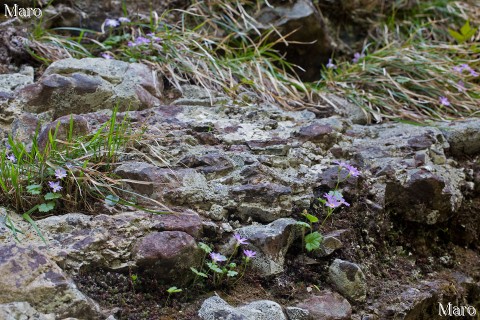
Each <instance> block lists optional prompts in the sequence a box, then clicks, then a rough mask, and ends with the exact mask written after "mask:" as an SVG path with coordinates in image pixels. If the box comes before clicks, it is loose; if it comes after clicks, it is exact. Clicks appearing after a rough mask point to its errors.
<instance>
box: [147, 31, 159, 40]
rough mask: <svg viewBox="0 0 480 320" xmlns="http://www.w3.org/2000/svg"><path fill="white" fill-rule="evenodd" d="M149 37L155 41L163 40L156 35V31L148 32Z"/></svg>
mask: <svg viewBox="0 0 480 320" xmlns="http://www.w3.org/2000/svg"><path fill="white" fill-rule="evenodd" d="M147 37H149V38H150V39H152V40H153V41H160V40H162V39H160V38H159V37H157V36H156V35H155V33H152V32H150V33H147Z"/></svg>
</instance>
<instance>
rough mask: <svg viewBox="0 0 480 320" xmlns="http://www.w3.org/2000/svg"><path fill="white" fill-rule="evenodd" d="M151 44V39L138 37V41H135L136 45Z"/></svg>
mask: <svg viewBox="0 0 480 320" xmlns="http://www.w3.org/2000/svg"><path fill="white" fill-rule="evenodd" d="M149 43H150V39H147V38H145V37H138V38H137V39H135V44H136V45H142V44H149Z"/></svg>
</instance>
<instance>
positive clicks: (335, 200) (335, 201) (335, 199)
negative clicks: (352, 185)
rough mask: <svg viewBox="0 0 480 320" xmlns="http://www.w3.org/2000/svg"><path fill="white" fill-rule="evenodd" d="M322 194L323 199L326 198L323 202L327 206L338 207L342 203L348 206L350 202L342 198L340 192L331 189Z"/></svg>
mask: <svg viewBox="0 0 480 320" xmlns="http://www.w3.org/2000/svg"><path fill="white" fill-rule="evenodd" d="M323 196H324V197H325V199H327V202H326V203H325V205H326V206H327V207H330V208H337V207H340V206H341V205H342V204H344V205H346V206H347V207H349V206H350V204H349V203H348V202H346V201H345V199H343V196H342V194H341V193H340V192H337V191H333V192H329V193H325V194H324V195H323Z"/></svg>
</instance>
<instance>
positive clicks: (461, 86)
mask: <svg viewBox="0 0 480 320" xmlns="http://www.w3.org/2000/svg"><path fill="white" fill-rule="evenodd" d="M457 85H458V91H459V92H465V90H466V89H465V83H463V81H462V80H460V81H458V82H457Z"/></svg>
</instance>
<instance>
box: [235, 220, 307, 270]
mask: <svg viewBox="0 0 480 320" xmlns="http://www.w3.org/2000/svg"><path fill="white" fill-rule="evenodd" d="M236 232H237V233H238V234H240V235H241V236H243V237H245V238H247V239H248V240H249V242H250V244H249V245H248V246H247V248H248V249H251V250H254V251H256V252H257V256H256V257H255V258H254V259H252V262H251V263H252V266H253V267H254V268H255V270H256V271H257V272H258V273H260V274H261V275H263V276H270V275H274V274H278V273H281V272H282V271H283V265H284V263H285V254H286V253H287V251H288V249H289V248H290V246H291V245H292V244H293V242H294V241H295V240H296V239H298V238H299V237H300V236H301V232H300V229H299V227H298V225H297V224H296V221H295V220H294V219H290V218H282V219H278V220H276V221H274V222H272V223H270V224H268V225H251V226H247V227H243V228H240V229H237V230H236Z"/></svg>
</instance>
